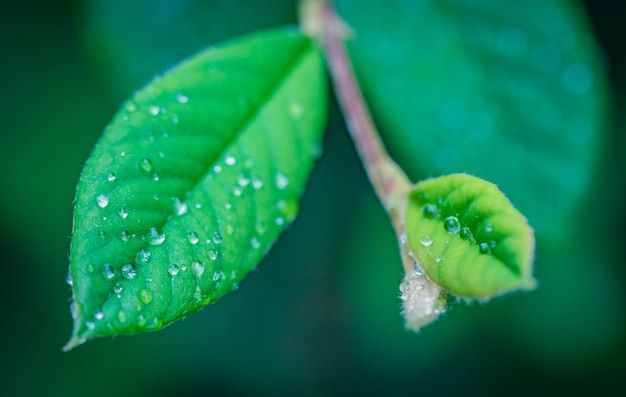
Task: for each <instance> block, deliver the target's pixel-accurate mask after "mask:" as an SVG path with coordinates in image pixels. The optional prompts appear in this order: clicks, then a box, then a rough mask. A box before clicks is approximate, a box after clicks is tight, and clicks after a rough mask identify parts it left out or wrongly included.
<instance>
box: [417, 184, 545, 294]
mask: <svg viewBox="0 0 626 397" xmlns="http://www.w3.org/2000/svg"><path fill="white" fill-rule="evenodd" d="M406 222H407V223H406V233H407V238H408V243H409V246H410V248H411V249H412V250H413V252H414V254H415V257H416V259H417V261H418V263H419V264H420V265H421V267H422V268H423V270H424V271H425V272H426V274H427V275H428V276H429V277H430V278H431V279H432V280H433V281H434V282H435V283H436V284H438V285H439V286H440V287H442V288H444V289H446V290H448V291H449V292H450V293H452V294H454V295H457V296H461V297H467V298H480V299H485V298H490V297H493V296H496V295H500V294H502V293H505V292H508V291H512V290H516V289H528V288H533V287H534V285H535V281H534V280H533V277H532V263H533V255H534V237H533V232H532V229H531V228H530V227H529V226H528V223H527V222H526V219H525V218H524V216H523V215H522V214H521V213H520V212H519V211H517V210H516V209H515V207H514V206H513V204H511V202H510V201H509V200H508V199H507V198H506V197H505V196H504V195H503V194H502V193H501V192H500V191H499V190H498V188H497V187H496V186H495V185H494V184H492V183H489V182H486V181H483V180H481V179H479V178H476V177H473V176H470V175H466V174H453V175H448V176H444V177H440V178H436V179H429V180H426V181H424V182H420V183H418V184H417V185H416V186H415V188H414V190H413V191H412V192H411V193H410V197H409V203H408V206H407V213H406Z"/></svg>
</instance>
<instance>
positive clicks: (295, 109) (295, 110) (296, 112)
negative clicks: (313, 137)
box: [289, 101, 304, 119]
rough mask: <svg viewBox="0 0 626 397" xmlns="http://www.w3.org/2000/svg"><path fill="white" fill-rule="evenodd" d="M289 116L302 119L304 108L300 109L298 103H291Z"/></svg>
mask: <svg viewBox="0 0 626 397" xmlns="http://www.w3.org/2000/svg"><path fill="white" fill-rule="evenodd" d="M289 114H290V115H291V117H293V118H294V119H299V118H302V115H303V114H304V108H303V107H302V104H301V103H300V102H296V101H292V102H291V103H290V104H289Z"/></svg>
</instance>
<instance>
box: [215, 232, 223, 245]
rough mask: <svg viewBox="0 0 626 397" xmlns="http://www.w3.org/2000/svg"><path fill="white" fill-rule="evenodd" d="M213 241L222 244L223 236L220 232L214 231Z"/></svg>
mask: <svg viewBox="0 0 626 397" xmlns="http://www.w3.org/2000/svg"><path fill="white" fill-rule="evenodd" d="M213 242H214V243H215V244H222V236H221V235H220V234H219V233H218V232H215V233H213Z"/></svg>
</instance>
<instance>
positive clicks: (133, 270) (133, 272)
mask: <svg viewBox="0 0 626 397" xmlns="http://www.w3.org/2000/svg"><path fill="white" fill-rule="evenodd" d="M122 277H124V278H125V279H128V280H132V279H133V278H135V277H137V267H136V266H135V265H133V264H132V263H128V264H126V265H124V266H122Z"/></svg>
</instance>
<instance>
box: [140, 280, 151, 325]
mask: <svg viewBox="0 0 626 397" xmlns="http://www.w3.org/2000/svg"><path fill="white" fill-rule="evenodd" d="M139 300H140V301H141V303H143V304H145V305H147V304H149V303H150V302H152V291H150V290H149V289H146V288H144V289H142V290H141V291H139ZM144 321H145V319H144Z"/></svg>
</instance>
